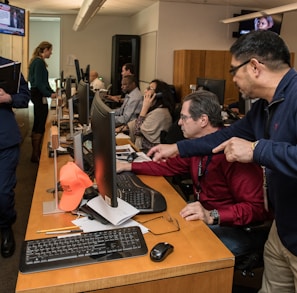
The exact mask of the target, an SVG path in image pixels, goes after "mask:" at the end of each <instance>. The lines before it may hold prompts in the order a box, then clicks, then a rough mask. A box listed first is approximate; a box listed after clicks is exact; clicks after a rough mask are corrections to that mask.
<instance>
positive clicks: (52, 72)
mask: <svg viewBox="0 0 297 293" xmlns="http://www.w3.org/2000/svg"><path fill="white" fill-rule="evenodd" d="M43 41H47V42H50V43H51V44H52V45H53V51H52V52H53V53H52V55H51V57H50V58H48V59H46V60H45V62H46V63H47V65H48V67H47V69H48V72H49V78H58V77H60V47H61V44H60V19H59V18H57V17H55V18H49V19H48V20H42V21H40V20H32V18H31V20H30V29H29V61H30V59H31V57H32V54H33V51H34V50H35V48H36V47H37V46H38V45H39V44H40V43H41V42H43Z"/></svg>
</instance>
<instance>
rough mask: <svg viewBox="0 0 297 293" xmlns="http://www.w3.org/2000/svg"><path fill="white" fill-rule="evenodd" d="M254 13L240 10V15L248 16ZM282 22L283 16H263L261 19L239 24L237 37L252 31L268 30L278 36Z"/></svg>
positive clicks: (279, 14) (257, 18) (280, 14)
mask: <svg viewBox="0 0 297 293" xmlns="http://www.w3.org/2000/svg"><path fill="white" fill-rule="evenodd" d="M253 12H256V11H253V10H242V11H241V14H242V15H244V14H249V13H253ZM282 20H283V14H282V13H278V14H273V15H263V16H262V17H256V18H252V19H249V20H245V21H241V22H239V36H241V35H243V34H247V33H249V32H251V31H253V30H270V31H273V32H275V33H277V34H278V35H279V34H280V31H281V25H282Z"/></svg>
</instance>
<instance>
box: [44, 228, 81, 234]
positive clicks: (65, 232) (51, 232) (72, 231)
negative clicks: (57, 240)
mask: <svg viewBox="0 0 297 293" xmlns="http://www.w3.org/2000/svg"><path fill="white" fill-rule="evenodd" d="M79 232H83V230H81V229H79V230H60V231H49V232H45V234H47V235H51V234H70V233H79Z"/></svg>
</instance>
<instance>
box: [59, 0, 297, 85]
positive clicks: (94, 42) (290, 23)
mask: <svg viewBox="0 0 297 293" xmlns="http://www.w3.org/2000/svg"><path fill="white" fill-rule="evenodd" d="M241 9H244V7H241V8H238V7H224V6H215V5H206V4H201V5H199V4H190V3H185V4H181V3H173V2H161V3H159V2H157V3H155V4H153V5H152V6H150V7H148V8H146V9H144V10H143V11H141V12H140V13H138V14H136V15H134V16H133V17H110V16H102V15H100V14H99V15H98V16H95V17H94V18H93V19H92V20H91V22H90V24H89V25H88V26H87V27H86V28H85V29H84V30H82V31H79V32H74V31H73V30H72V26H73V23H74V20H75V17H76V16H75V15H61V41H60V43H61V53H60V56H61V68H62V69H64V72H65V74H66V75H69V74H72V75H75V69H74V65H73V64H72V60H73V58H77V59H79V60H80V63H81V67H82V68H85V66H86V65H87V64H91V67H92V68H94V69H96V70H97V71H98V72H99V74H101V75H102V76H103V78H104V80H105V82H106V83H107V84H108V83H109V82H110V66H111V45H112V36H113V35H115V34H138V35H140V36H141V38H142V40H143V42H142V44H141V54H140V56H141V57H140V58H141V63H140V80H143V81H149V80H151V79H152V78H162V79H163V80H165V81H167V82H169V83H171V82H172V76H173V51H174V50H178V49H206V50H210V49H212V50H228V49H229V47H230V45H231V44H232V43H233V42H234V41H235V39H234V38H232V32H233V31H237V29H238V24H237V23H234V24H229V25H226V24H223V23H220V20H221V19H224V18H228V17H230V16H232V15H233V13H239V12H240V10H241ZM296 17H297V12H296V11H295V12H289V13H285V15H284V21H283V27H282V32H281V35H282V36H283V37H284V39H285V40H286V41H287V43H288V45H289V48H290V50H291V51H292V52H297V40H296V38H295V33H294V31H293V29H294V27H295V26H296V25H295V23H296V22H295V19H296Z"/></svg>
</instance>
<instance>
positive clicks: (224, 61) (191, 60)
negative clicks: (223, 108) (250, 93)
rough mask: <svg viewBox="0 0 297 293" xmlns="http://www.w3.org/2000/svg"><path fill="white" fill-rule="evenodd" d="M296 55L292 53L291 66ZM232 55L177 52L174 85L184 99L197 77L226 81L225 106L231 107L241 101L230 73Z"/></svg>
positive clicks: (190, 51)
mask: <svg viewBox="0 0 297 293" xmlns="http://www.w3.org/2000/svg"><path fill="white" fill-rule="evenodd" d="M294 58H295V54H294V53H291V64H294ZM230 64H231V54H230V52H229V51H212V50H176V51H174V62H173V67H174V68H173V84H174V86H175V88H176V91H177V93H178V94H179V95H180V97H181V99H183V98H184V97H185V96H186V95H188V94H189V93H190V92H191V90H190V84H196V79H197V77H204V78H213V79H225V80H226V84H225V98H224V104H225V105H230V104H232V103H234V102H237V101H238V100H239V91H238V88H237V87H236V86H235V84H234V82H233V81H232V76H231V74H230V73H229V69H230Z"/></svg>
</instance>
